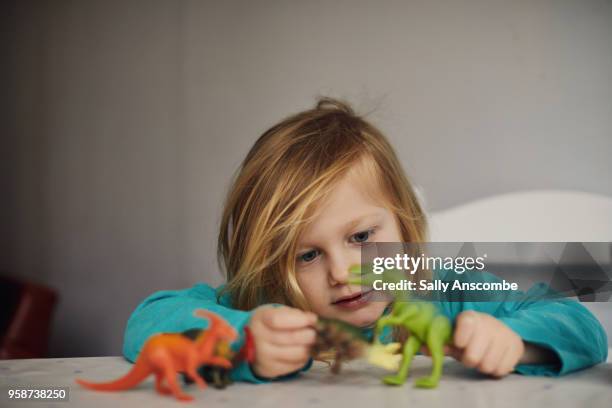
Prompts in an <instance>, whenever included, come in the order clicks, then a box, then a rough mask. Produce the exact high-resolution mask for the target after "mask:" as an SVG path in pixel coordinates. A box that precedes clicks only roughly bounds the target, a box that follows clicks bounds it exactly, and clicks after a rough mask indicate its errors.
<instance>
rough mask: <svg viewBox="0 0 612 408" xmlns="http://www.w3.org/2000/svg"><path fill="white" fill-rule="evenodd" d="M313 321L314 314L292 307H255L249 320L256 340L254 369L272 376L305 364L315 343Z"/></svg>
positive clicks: (262, 374) (299, 367) (315, 319)
mask: <svg viewBox="0 0 612 408" xmlns="http://www.w3.org/2000/svg"><path fill="white" fill-rule="evenodd" d="M316 322H317V315H315V314H314V313H311V312H304V311H302V310H299V309H295V308H292V307H287V306H281V307H270V306H263V307H258V308H257V309H256V310H255V311H254V312H253V316H252V317H251V321H250V323H249V327H250V329H251V333H252V334H253V339H254V341H255V360H254V362H253V363H252V366H251V367H252V369H253V372H254V373H255V374H256V375H257V376H259V377H263V378H274V377H278V376H281V375H285V374H289V373H292V372H294V371H297V370H299V369H301V368H302V367H304V365H305V364H306V363H307V362H308V359H309V358H310V348H311V346H312V345H313V344H314V342H315V337H316V332H315V329H314V328H313V326H314V325H315V323H316Z"/></svg>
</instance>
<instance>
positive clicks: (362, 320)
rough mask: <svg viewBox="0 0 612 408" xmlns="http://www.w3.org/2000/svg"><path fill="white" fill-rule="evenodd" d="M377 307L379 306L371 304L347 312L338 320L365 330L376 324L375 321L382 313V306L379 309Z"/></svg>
mask: <svg viewBox="0 0 612 408" xmlns="http://www.w3.org/2000/svg"><path fill="white" fill-rule="evenodd" d="M377 306H380V305H377V304H375V303H372V304H370V305H368V306H367V307H365V308H363V309H359V310H356V311H354V312H349V313H347V314H345V315H344V316H342V317H339V319H340V320H344V321H345V322H347V323H350V324H352V325H353V326H357V327H363V328H365V327H370V326H374V325H375V324H376V321H377V320H378V319H379V318H380V316H381V315H382V313H383V311H384V305H383V306H380V307H377ZM378 309H380V310H378Z"/></svg>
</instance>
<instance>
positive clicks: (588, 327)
mask: <svg viewBox="0 0 612 408" xmlns="http://www.w3.org/2000/svg"><path fill="white" fill-rule="evenodd" d="M434 279H442V280H452V279H460V280H462V281H498V280H499V279H498V278H497V277H495V276H493V275H491V274H487V273H478V274H467V273H466V274H463V275H457V274H455V273H454V271H448V270H445V271H435V273H434ZM221 288H222V286H220V287H218V288H216V289H215V288H212V287H211V286H209V285H206V284H204V283H199V284H196V285H194V286H193V287H191V288H189V289H183V290H165V291H160V292H156V293H154V294H153V295H151V296H149V297H148V298H146V299H145V300H144V301H143V302H142V303H141V304H140V305H139V306H138V307H137V308H136V310H134V312H133V313H132V315H131V316H130V318H129V320H128V322H127V327H126V330H125V337H124V343H123V354H124V356H125V358H127V359H128V360H129V361H131V362H134V361H135V360H136V358H137V356H138V354H139V352H140V350H141V349H142V347H143V345H144V343H145V341H146V340H147V339H148V338H149V337H150V336H152V335H154V334H157V333H179V332H183V331H185V330H187V329H191V328H205V327H206V326H207V322H206V321H205V320H203V319H200V318H197V317H194V316H193V310H194V309H197V308H203V309H207V310H210V311H212V312H215V313H217V314H219V315H221V316H222V317H223V318H224V319H225V320H226V321H227V322H228V323H229V324H230V325H232V326H233V327H235V328H236V330H237V331H238V332H239V333H243V330H242V328H243V327H244V326H245V325H246V324H247V323H248V322H249V319H250V318H251V315H252V311H249V312H246V311H242V310H236V309H233V308H232V305H231V301H230V298H229V296H227V295H225V296H223V297H221V298H219V301H217V298H218V293H219V291H220V289H221ZM548 290H549V289H548V286H546V285H544V284H537V285H534V286H533V287H532V288H531V289H529V290H528V291H527V292H525V293H522V294H521V297H520V299H517V298H516V297H513V298H512V300H505V301H504V299H503V295H500V298H499V301H495V302H493V301H490V302H469V301H463V300H462V299H455V300H454V301H452V302H451V301H448V300H446V299H443V298H440V299H438V300H436V299H434V303H435V304H436V305H437V307H438V308H439V310H440V312H441V313H442V314H444V315H446V316H447V317H448V318H449V319H450V320H451V321H452V322H454V321H455V319H456V318H457V316H458V315H459V314H460V313H461V312H463V311H466V310H474V311H477V312H481V313H487V314H490V315H492V316H494V317H496V318H497V319H499V320H500V321H501V322H503V323H504V324H506V325H507V326H508V327H510V328H511V329H512V330H514V332H516V333H517V334H518V335H519V336H520V337H521V338H522V339H523V341H526V342H530V343H533V344H536V345H538V346H541V347H544V348H547V349H550V350H552V351H553V352H554V353H555V354H556V355H557V357H558V363H557V364H548V365H535V364H533V365H519V366H517V367H516V368H515V371H516V372H518V373H521V374H526V375H548V376H558V375H563V374H566V373H569V372H572V371H576V370H580V369H583V368H586V367H590V366H592V365H594V364H597V363H600V362H603V361H606V359H607V354H608V345H607V337H606V333H605V331H604V329H603V327H602V326H601V324H600V323H599V321H598V320H597V319H596V318H595V317H594V316H593V314H592V313H591V312H589V311H588V309H586V308H585V307H584V306H582V305H581V304H580V303H579V302H577V301H575V300H571V299H555V300H542V297H543V296H545V295H546V293H548ZM364 334H365V335H366V336H368V337H370V338H371V337H372V329H364ZM381 339H382V341H383V342H386V341H388V340H389V339H390V336H389V331H386V332H383V334H382V335H381ZM243 341H244V339H243V338H242V335H241V337H240V339H239V340H238V341H237V342H236V343H235V344H234V346H233V347H234V348H235V349H238V348H239V347H240V346H241V345H242V343H243ZM311 363H312V360H311V361H309V363H308V364H307V365H306V366H305V367H304V368H303V369H302V370H301V371H304V370H307V369H308V368H310V366H311ZM295 374H296V373H292V374H290V375H288V376H284V377H282V378H283V379H284V378H291V377H293V376H294V375H295ZM230 376H231V378H232V379H233V380H234V381H247V382H252V383H260V382H264V381H265V380H262V379H261V378H258V377H257V376H255V375H254V373H253V372H252V370H251V368H250V366H249V364H248V363H246V362H243V363H240V364H239V365H238V366H237V367H235V368H234V369H233V370H232V372H231V375H230Z"/></svg>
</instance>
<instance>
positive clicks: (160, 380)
mask: <svg viewBox="0 0 612 408" xmlns="http://www.w3.org/2000/svg"><path fill="white" fill-rule="evenodd" d="M155 389H156V390H157V392H158V393H160V394H162V395H168V394H172V391H171V390H170V388H168V387H167V386H166V385H164V376H163V374H162V373H160V372H157V373H155Z"/></svg>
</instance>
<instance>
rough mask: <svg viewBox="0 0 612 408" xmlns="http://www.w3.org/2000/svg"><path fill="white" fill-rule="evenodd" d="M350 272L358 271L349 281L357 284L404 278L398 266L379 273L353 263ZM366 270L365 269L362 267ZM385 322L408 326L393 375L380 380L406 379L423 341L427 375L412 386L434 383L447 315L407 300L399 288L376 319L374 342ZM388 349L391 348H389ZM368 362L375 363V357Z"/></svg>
mask: <svg viewBox="0 0 612 408" xmlns="http://www.w3.org/2000/svg"><path fill="white" fill-rule="evenodd" d="M349 271H350V273H351V274H353V275H358V277H356V278H355V279H350V280H349V282H350V283H353V284H358V285H362V286H365V285H370V287H371V285H372V284H373V282H374V280H376V279H382V280H384V281H386V282H399V281H400V280H401V279H405V275H404V274H403V273H402V272H401V271H398V270H389V271H385V272H384V273H383V274H382V275H372V274H371V273H369V274H368V273H366V274H362V271H361V266H360V265H354V266H352V267H351V268H350V269H349ZM366 272H367V271H366ZM387 326H400V327H403V328H405V329H406V330H408V332H409V333H410V336H409V337H408V340H407V341H406V342H405V343H404V345H403V350H402V361H401V363H400V367H399V370H398V371H397V373H396V374H394V375H389V376H386V377H384V378H383V382H384V383H385V384H389V385H401V384H404V382H406V377H408V371H409V370H410V364H411V363H412V359H413V357H414V355H415V354H416V352H417V351H419V349H420V348H421V346H422V345H423V344H424V345H426V346H427V348H428V349H429V352H430V353H431V358H432V370H431V375H429V376H427V377H423V378H419V379H417V380H416V381H415V386H416V387H420V388H435V387H437V386H438V382H439V381H440V377H441V375H442V366H443V363H444V361H443V360H444V346H445V345H446V344H449V343H450V342H451V339H452V332H453V329H452V325H451V322H450V321H449V320H448V318H447V317H446V316H444V315H442V314H440V313H439V311H438V310H437V308H436V307H435V306H434V304H433V303H431V302H426V301H410V297H409V295H408V294H407V293H406V291H400V292H399V294H396V296H394V301H393V305H392V309H391V312H390V313H389V314H387V315H385V316H383V317H381V318H380V319H378V321H377V323H376V328H375V331H374V343H375V347H376V343H380V333H381V331H382V329H383V328H385V327H387ZM391 349H392V348H391ZM371 362H372V363H374V364H377V362H376V361H372V360H371Z"/></svg>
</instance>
